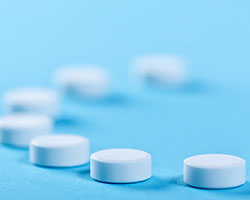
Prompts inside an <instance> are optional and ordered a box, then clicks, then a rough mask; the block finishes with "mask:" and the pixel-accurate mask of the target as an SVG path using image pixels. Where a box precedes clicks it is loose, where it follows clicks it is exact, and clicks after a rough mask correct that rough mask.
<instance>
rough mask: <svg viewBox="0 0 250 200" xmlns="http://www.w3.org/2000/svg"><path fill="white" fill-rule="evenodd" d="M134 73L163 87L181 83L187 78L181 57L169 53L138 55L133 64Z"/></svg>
mask: <svg viewBox="0 0 250 200" xmlns="http://www.w3.org/2000/svg"><path fill="white" fill-rule="evenodd" d="M133 71H134V73H135V74H136V75H137V76H138V77H139V78H141V79H142V80H144V81H146V82H150V83H156V84H159V85H161V86H164V87H172V86H179V85H182V84H183V83H184V82H185V81H186V79H187V72H186V67H185V63H184V61H183V59H182V58H181V57H178V56H171V55H149V56H143V57H139V58H137V59H136V60H135V62H134V64H133Z"/></svg>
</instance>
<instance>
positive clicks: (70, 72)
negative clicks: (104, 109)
mask: <svg viewBox="0 0 250 200" xmlns="http://www.w3.org/2000/svg"><path fill="white" fill-rule="evenodd" d="M55 81H56V83H57V85H58V86H59V87H60V88H62V90H63V91H64V92H66V93H68V94H72V95H74V96H78V97H83V98H103V97H105V96H106V95H107V94H108V91H109V81H110V80H109V76H108V73H107V72H106V71H105V70H104V69H102V68H100V67H97V66H84V65H82V66H81V65H80V66H72V67H70V66H69V67H64V68H61V69H59V70H58V71H57V73H56V76H55Z"/></svg>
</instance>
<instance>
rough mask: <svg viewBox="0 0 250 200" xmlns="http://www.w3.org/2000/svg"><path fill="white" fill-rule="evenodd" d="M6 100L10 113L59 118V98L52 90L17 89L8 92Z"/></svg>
mask: <svg viewBox="0 0 250 200" xmlns="http://www.w3.org/2000/svg"><path fill="white" fill-rule="evenodd" d="M4 99H5V104H6V106H7V111H8V112H18V113H19V112H32V113H39V114H45V115H48V116H50V117H56V116H58V112H59V110H58V107H59V96H58V94H57V93H56V92H55V91H54V90H51V89H46V88H20V89H15V90H12V91H10V92H8V93H7V94H6V95H5V97H4Z"/></svg>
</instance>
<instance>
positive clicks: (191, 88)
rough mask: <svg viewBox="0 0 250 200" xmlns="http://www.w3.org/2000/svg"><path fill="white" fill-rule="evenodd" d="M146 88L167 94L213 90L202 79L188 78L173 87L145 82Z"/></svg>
mask: <svg viewBox="0 0 250 200" xmlns="http://www.w3.org/2000/svg"><path fill="white" fill-rule="evenodd" d="M146 85H147V89H148V90H149V91H152V92H153V91H154V92H159V93H162V94H169V95H171V94H172V95H180V94H187V95H189V94H190V95H195V94H198V95H200V94H206V93H211V92H212V91H213V87H212V85H211V84H210V83H208V82H206V81H202V80H190V81H188V82H186V83H185V84H183V85H180V86H173V87H164V86H161V85H159V84H150V83H148V84H146Z"/></svg>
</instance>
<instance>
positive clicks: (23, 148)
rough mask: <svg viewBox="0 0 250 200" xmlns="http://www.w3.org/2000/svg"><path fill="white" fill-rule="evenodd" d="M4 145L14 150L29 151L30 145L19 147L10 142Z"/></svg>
mask: <svg viewBox="0 0 250 200" xmlns="http://www.w3.org/2000/svg"><path fill="white" fill-rule="evenodd" d="M2 146H3V147H4V148H6V149H9V150H12V151H28V150H29V147H18V146H13V145H9V144H2Z"/></svg>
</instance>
